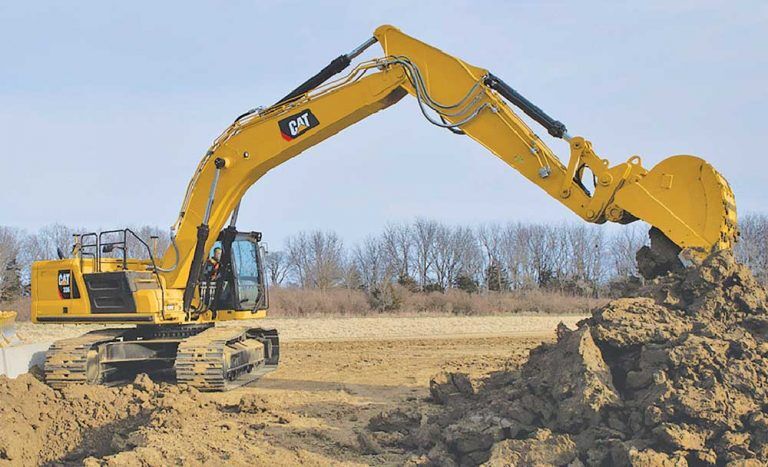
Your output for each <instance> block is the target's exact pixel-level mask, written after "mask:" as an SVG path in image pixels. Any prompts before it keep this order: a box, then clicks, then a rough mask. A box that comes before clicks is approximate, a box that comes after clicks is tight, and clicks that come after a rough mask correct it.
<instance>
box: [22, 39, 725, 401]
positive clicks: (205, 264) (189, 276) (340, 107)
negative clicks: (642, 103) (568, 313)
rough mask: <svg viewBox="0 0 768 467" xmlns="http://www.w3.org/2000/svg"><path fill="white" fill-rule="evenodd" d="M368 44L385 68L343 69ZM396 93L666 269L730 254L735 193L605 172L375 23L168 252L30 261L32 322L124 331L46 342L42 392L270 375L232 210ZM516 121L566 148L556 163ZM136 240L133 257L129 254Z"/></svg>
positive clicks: (548, 121) (250, 256) (194, 205)
mask: <svg viewBox="0 0 768 467" xmlns="http://www.w3.org/2000/svg"><path fill="white" fill-rule="evenodd" d="M376 43H378V44H379V45H380V46H381V47H382V48H383V55H382V56H381V57H380V58H375V59H371V60H367V61H360V62H359V63H357V64H356V65H354V66H352V61H353V60H354V59H356V58H357V57H358V56H360V55H361V54H362V53H363V52H364V51H365V50H366V49H368V48H369V47H371V46H373V45H374V44H376ZM337 75H338V76H337ZM406 95H411V96H413V97H414V98H416V101H417V103H418V107H419V109H420V111H421V113H422V114H423V117H424V118H425V119H426V120H427V122H429V123H430V124H432V125H435V126H438V127H440V128H444V129H446V130H448V131H450V132H452V133H454V134H456V135H461V136H462V137H469V138H472V139H473V140H475V141H477V142H478V143H480V144H481V145H483V146H484V147H485V148H487V149H488V151H489V152H490V153H492V154H494V155H495V156H497V157H498V158H500V159H501V160H502V161H504V162H505V163H506V164H508V165H509V166H511V167H512V168H513V169H515V170H517V171H518V172H520V173H521V174H522V175H523V176H524V177H525V178H526V179H528V180H529V181H530V182H532V183H534V184H536V185H538V186H539V187H540V188H541V189H542V190H543V191H544V192H545V193H546V194H548V195H549V196H551V197H552V198H554V199H556V200H557V201H559V202H560V203H562V204H563V205H564V206H566V207H567V208H568V209H570V210H571V211H573V212H574V213H575V214H576V215H578V216H579V217H581V218H582V219H583V220H584V221H587V222H591V223H596V224H603V223H606V222H614V223H619V224H628V223H631V222H634V221H637V220H642V221H645V222H646V223H648V224H649V225H650V226H651V227H652V229H651V234H652V235H651V248H650V249H651V250H652V254H655V255H657V256H658V257H659V258H661V259H664V261H680V259H679V258H681V257H683V255H682V253H687V255H688V256H687V257H689V258H701V257H704V256H705V255H707V254H708V253H710V252H712V251H714V250H720V249H730V248H732V247H733V245H734V242H735V241H736V239H737V237H738V231H737V224H736V207H735V201H734V197H733V193H732V191H731V189H730V187H729V185H728V183H727V182H726V180H725V179H724V178H723V177H722V176H721V175H720V174H719V173H718V172H717V171H716V170H715V169H714V168H713V167H712V166H711V165H710V164H709V163H707V162H706V161H704V160H702V159H700V158H698V157H694V156H687V155H679V156H673V157H670V158H668V159H665V160H663V161H662V162H660V163H659V164H658V165H656V166H655V167H653V168H652V169H650V170H648V169H646V168H644V167H643V165H642V163H641V160H640V158H639V157H637V156H632V157H630V158H628V159H627V160H626V161H625V162H621V163H618V164H616V165H611V164H610V162H609V161H608V160H606V159H603V158H601V157H600V156H599V155H598V153H597V152H596V150H595V148H594V147H593V145H592V143H591V142H590V141H588V140H587V139H585V138H583V137H581V136H572V135H570V134H569V133H568V131H567V129H566V126H565V125H564V124H563V123H561V122H560V121H558V120H556V119H554V118H552V117H550V116H549V115H548V114H547V113H545V112H544V111H543V110H541V109H540V108H539V107H537V106H536V105H534V104H533V103H532V102H531V101H529V100H528V99H526V98H525V97H524V96H523V95H522V94H521V93H519V92H518V91H516V90H515V89H513V88H512V87H511V86H510V85H508V84H507V83H506V82H504V81H503V80H502V79H501V78H499V77H498V76H496V75H494V74H493V73H491V72H490V71H488V70H487V69H485V68H480V67H476V66H473V65H470V64H468V63H466V62H465V61H463V60H461V59H459V58H456V57H454V56H451V55H449V54H447V53H445V52H442V51H441V50H439V49H437V48H435V47H433V46H431V45H428V44H426V43H424V42H421V41H419V40H417V39H415V38H413V37H410V36H408V35H406V34H404V33H403V32H401V31H400V30H399V29H397V28H395V27H393V26H389V25H384V26H381V27H379V28H377V29H376V30H375V32H374V34H373V37H371V38H370V39H368V40H366V41H365V42H364V43H363V44H361V45H360V46H358V47H357V48H355V49H353V50H352V51H351V52H349V53H347V54H344V55H341V56H339V57H337V58H336V59H334V60H333V61H331V62H330V64H328V65H327V66H326V67H325V68H323V69H322V70H321V71H320V72H318V73H317V74H315V75H314V76H312V77H311V78H309V79H308V80H307V81H305V82H304V83H302V84H301V85H300V86H298V87H297V88H296V89H294V90H293V91H291V92H290V93H288V94H287V95H286V96H285V97H283V98H282V99H280V100H279V101H277V103H276V104H274V105H272V106H269V107H259V108H254V109H251V110H249V111H247V112H245V113H243V114H242V115H240V116H238V117H237V118H236V119H235V120H234V122H233V123H232V124H231V125H230V126H229V127H228V128H227V129H226V130H225V131H224V132H223V133H222V134H221V135H220V136H219V137H218V138H217V139H216V140H215V141H214V142H213V144H212V146H211V147H210V148H209V149H208V151H207V152H206V153H205V155H204V156H203V158H202V160H201V161H200V163H199V164H198V166H197V169H196V170H195V172H194V174H193V176H192V179H191V181H190V182H189V186H188V188H187V191H186V195H185V197H184V201H183V203H182V206H181V210H180V213H179V216H178V219H177V221H176V223H175V224H174V226H173V227H171V231H170V232H171V234H170V246H169V248H168V249H167V251H166V252H165V253H164V254H162V255H160V254H158V251H157V248H156V246H154V245H150V244H151V243H156V239H153V240H154V242H153V241H152V240H150V241H149V242H147V240H146V239H143V238H140V236H138V235H137V234H136V233H134V232H133V231H131V230H130V229H122V230H113V231H106V232H91V233H84V234H80V235H76V236H75V238H74V242H73V243H74V245H73V248H72V251H71V253H69V254H67V255H65V254H64V252H61V251H60V252H59V259H56V260H49V261H41V262H36V263H34V265H33V267H32V316H33V320H34V321H35V322H37V323H97V324H115V325H120V326H117V327H112V328H105V329H100V330H96V331H92V332H88V333H86V334H83V335H82V336H80V337H76V338H71V339H63V340H59V341H57V342H55V343H54V344H53V345H52V346H51V347H50V349H49V351H48V352H47V355H46V361H45V368H44V373H45V378H46V380H47V382H48V383H49V384H50V385H51V386H52V387H54V388H62V387H64V386H67V385H70V384H79V383H87V384H111V383H112V382H114V381H120V380H121V378H125V375H126V374H130V372H131V371H133V372H138V371H141V372H154V371H166V372H173V373H175V378H176V381H177V382H178V383H185V384H188V385H190V386H193V387H195V388H198V389H199V390H204V391H226V390H229V389H231V388H234V387H238V386H241V385H244V384H248V383H250V382H252V381H254V380H256V379H257V378H259V377H260V376H261V375H263V374H265V373H267V372H269V371H272V370H274V369H275V368H276V366H277V365H278V361H279V357H280V343H279V337H278V333H277V331H276V330H274V329H268V328H259V327H251V326H244V325H238V321H241V320H251V319H254V318H263V317H265V316H266V310H267V308H268V294H267V284H266V282H265V274H264V251H263V248H262V245H261V243H260V242H261V236H262V235H261V233H259V232H250V231H239V230H238V229H237V220H238V213H239V210H240V201H241V199H242V198H243V195H244V194H245V193H246V191H247V190H248V188H249V187H250V186H251V185H253V184H254V183H255V182H256V181H257V180H259V179H260V178H261V177H262V176H264V175H265V174H266V173H267V172H268V171H269V170H270V169H272V168H274V167H276V166H278V165H280V164H282V163H283V162H285V161H287V160H288V159H291V158H292V157H294V156H296V155H298V154H300V153H302V152H303V151H304V150H306V149H308V148H310V147H312V146H314V145H316V144H318V143H320V142H322V141H323V140H325V139H326V138H329V137H331V136H333V135H335V134H336V133H338V132H340V131H341V130H343V129H345V128H347V127H349V126H352V125H354V124H355V123H357V122H358V121H360V120H362V119H364V118H366V117H368V116H369V115H372V114H374V113H375V112H378V111H379V110H383V109H386V108H387V107H389V106H392V105H394V104H396V103H397V102H399V101H400V100H401V99H402V98H403V97H405V96H406ZM522 114H525V115H526V116H527V118H528V119H529V121H532V122H533V123H532V125H533V124H536V125H540V126H541V127H543V129H544V130H545V131H546V132H547V133H548V134H549V135H551V136H552V137H554V138H556V139H561V140H563V141H564V143H566V144H567V145H568V150H569V157H568V160H567V162H563V161H561V160H560V159H559V158H558V157H557V156H556V155H555V153H554V152H553V151H552V150H551V149H550V148H549V147H548V146H547V145H546V144H545V143H544V142H543V141H542V139H541V138H540V137H539V136H538V135H537V134H536V133H535V132H534V131H533V130H532V128H531V126H529V124H528V123H526V120H524V117H523V116H522ZM130 244H133V245H134V247H130ZM136 245H138V247H137V248H139V249H140V250H141V251H143V252H144V253H143V255H140V257H129V255H128V253H127V252H128V251H129V250H131V251H135V250H136V247H135V246H136ZM212 251H216V255H217V258H216V261H215V268H212V267H210V266H211V261H212V260H211V259H210V255H211V252H212ZM665 254H666V256H667V257H673V258H672V259H671V260H669V259H665V258H664V257H663V256H664V255H665ZM134 256H136V255H134ZM657 263H658V261H657Z"/></svg>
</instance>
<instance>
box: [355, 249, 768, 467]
mask: <svg viewBox="0 0 768 467" xmlns="http://www.w3.org/2000/svg"><path fill="white" fill-rule="evenodd" d="M557 335H558V336H557V341H556V342H554V343H546V344H543V345H541V346H539V347H537V348H535V349H534V350H532V351H531V353H530V356H529V359H528V361H527V362H526V363H525V364H523V366H522V367H521V368H519V369H514V370H504V371H499V372H495V373H493V374H491V375H490V376H488V377H485V378H481V379H474V378H470V377H468V376H466V375H464V374H461V373H444V374H442V375H440V376H438V377H436V378H434V379H433V380H432V381H431V385H430V389H431V395H432V399H433V401H434V402H435V403H437V404H440V405H441V407H442V409H441V410H438V411H433V412H429V411H427V410H424V409H423V408H419V407H407V408H397V409H394V410H391V411H387V412H383V413H381V414H380V415H379V416H377V417H374V418H372V419H371V420H370V423H369V426H368V434H367V436H368V437H369V438H370V439H369V443H370V444H376V445H379V446H382V447H383V448H384V449H386V447H387V446H393V447H399V448H401V449H407V450H409V451H411V452H413V453H414V455H413V456H412V457H411V458H410V460H409V463H411V464H419V465H457V464H458V465H478V464H483V463H485V464H486V465H490V466H502V465H569V466H582V465H635V466H657V465H662V466H663V465H668V466H685V465H729V466H751V465H755V466H756V465H766V463H768V414H766V409H768V398H767V397H766V396H767V391H768V367H767V366H766V364H765V361H766V360H765V358H766V356H768V301H767V299H766V291H765V289H764V288H762V287H761V286H760V285H759V284H757V283H756V281H755V280H754V278H753V277H752V275H751V273H750V271H749V270H748V269H747V268H745V267H744V266H741V265H739V264H737V263H736V262H735V260H734V258H733V257H732V255H731V254H729V253H717V254H715V255H712V256H710V257H709V258H708V259H707V260H706V261H704V262H703V264H700V265H698V266H696V267H694V268H690V269H687V270H685V271H679V272H676V273H674V274H673V273H670V274H668V275H666V276H663V277H661V278H658V279H655V280H654V281H652V282H651V283H649V284H647V285H646V286H644V287H643V288H641V289H639V290H636V291H635V296H634V297H631V298H624V299H619V300H615V301H613V302H611V303H609V304H608V305H607V306H605V307H604V308H602V309H600V310H598V311H596V312H595V313H594V314H593V315H592V316H591V317H590V318H588V319H585V320H583V321H581V322H579V323H578V325H577V327H576V329H575V330H573V329H569V328H568V327H566V326H565V325H562V326H560V327H558V330H557Z"/></svg>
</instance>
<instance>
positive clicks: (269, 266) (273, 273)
mask: <svg viewBox="0 0 768 467" xmlns="http://www.w3.org/2000/svg"><path fill="white" fill-rule="evenodd" d="M264 262H265V269H266V270H267V276H269V283H270V284H272V285H275V286H280V285H282V284H283V281H284V280H285V278H286V276H287V275H288V270H289V267H290V266H289V264H288V256H287V255H286V254H285V253H283V252H282V251H270V252H269V253H267V255H266V257H265V258H264Z"/></svg>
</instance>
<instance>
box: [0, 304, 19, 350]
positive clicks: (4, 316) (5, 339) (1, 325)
mask: <svg viewBox="0 0 768 467" xmlns="http://www.w3.org/2000/svg"><path fill="white" fill-rule="evenodd" d="M18 343H19V338H18V337H16V312H15V311H0V348H2V347H10V346H11V345H14V344H18Z"/></svg>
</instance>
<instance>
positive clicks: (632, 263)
mask: <svg viewBox="0 0 768 467" xmlns="http://www.w3.org/2000/svg"><path fill="white" fill-rule="evenodd" d="M647 241H648V226H647V225H646V224H644V223H639V222H638V223H635V224H631V225H627V226H622V227H621V228H619V229H618V230H617V232H615V233H614V234H613V236H612V237H611V239H610V241H609V242H608V245H609V248H610V258H611V262H612V268H613V271H612V274H613V275H614V276H617V277H618V278H621V277H629V276H636V275H637V260H636V259H635V255H636V254H637V251H638V250H640V248H641V247H642V246H643V245H645V243H646V242H647Z"/></svg>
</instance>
